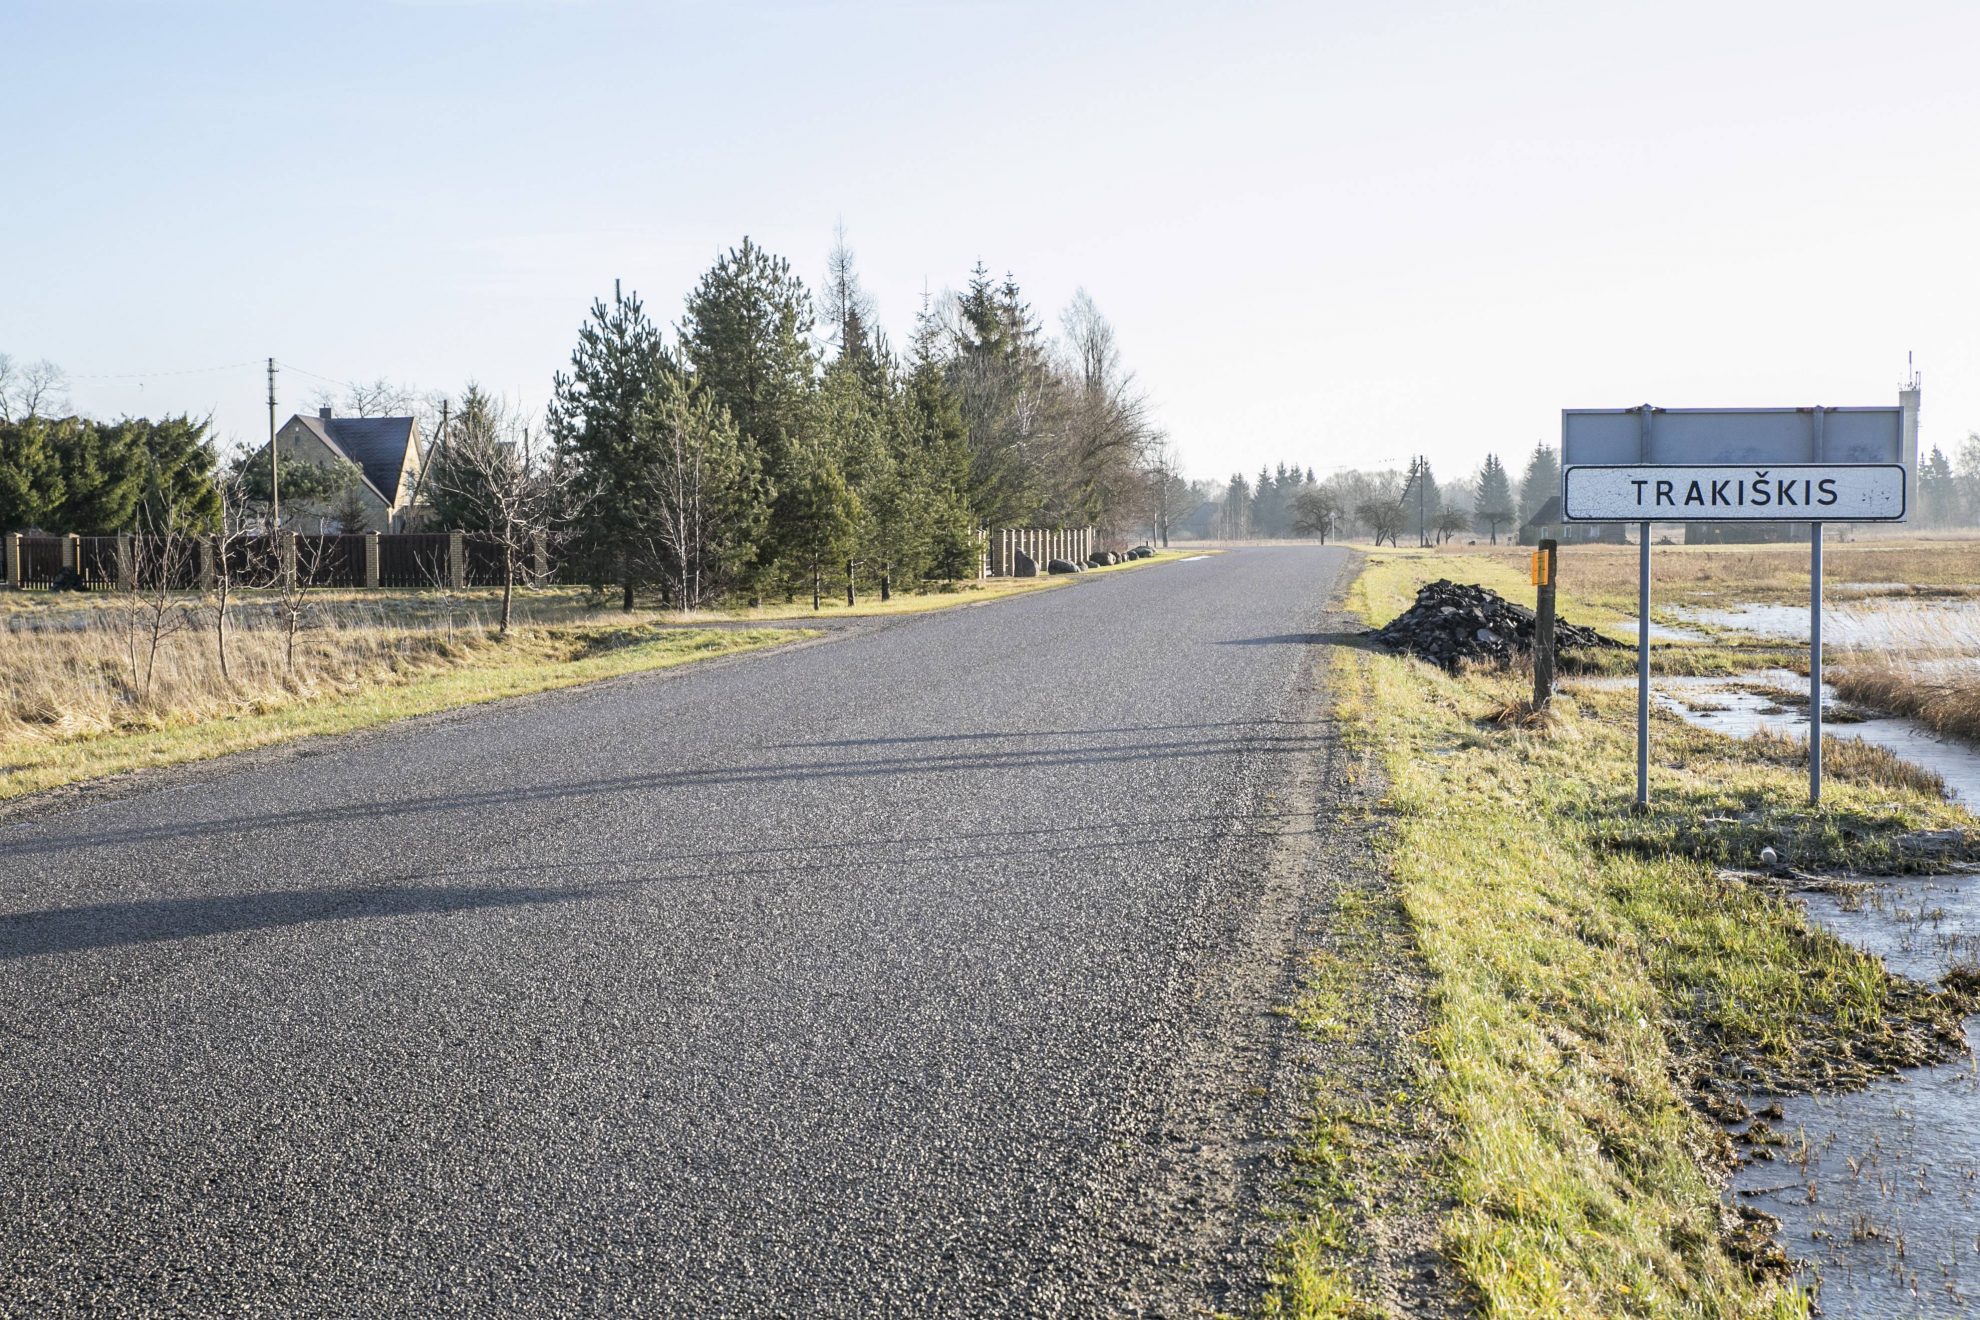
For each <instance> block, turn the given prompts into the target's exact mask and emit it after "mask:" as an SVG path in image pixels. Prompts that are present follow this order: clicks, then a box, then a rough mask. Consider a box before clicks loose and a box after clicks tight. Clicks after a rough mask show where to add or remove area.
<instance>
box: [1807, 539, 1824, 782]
mask: <svg viewBox="0 0 1980 1320" xmlns="http://www.w3.org/2000/svg"><path fill="white" fill-rule="evenodd" d="M1808 805H1809V806H1811V807H1819V806H1821V805H1822V524H1821V523H1810V524H1808Z"/></svg>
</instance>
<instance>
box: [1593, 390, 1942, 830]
mask: <svg viewBox="0 0 1980 1320" xmlns="http://www.w3.org/2000/svg"><path fill="white" fill-rule="evenodd" d="M1898 398H1899V400H1900V402H1899V404H1898V406H1897V407H1895V408H1653V407H1651V406H1650V405H1648V404H1645V405H1644V406H1643V407H1641V408H1567V409H1563V410H1562V412H1561V517H1562V519H1563V520H1565V521H1568V522H1633V523H1635V524H1636V525H1637V545H1638V547H1639V548H1638V551H1637V589H1636V590H1637V595H1636V805H1637V806H1638V807H1645V806H1647V805H1649V801H1650V527H1651V524H1652V523H1659V522H1805V523H1807V524H1808V565H1809V574H1808V615H1809V648H1808V651H1809V656H1808V797H1809V801H1811V802H1813V803H1816V804H1818V805H1819V804H1820V803H1821V801H1822V524H1823V523H1824V522H1903V521H1904V519H1905V517H1906V516H1907V514H1908V513H1909V512H1910V509H1909V505H1910V500H1909V499H1908V498H1907V496H1908V495H1909V493H1910V490H1911V473H1912V471H1913V470H1914V469H1915V468H1916V466H1917V457H1918V455H1917V445H1918V425H1917V423H1918V380H1917V378H1916V377H1915V376H1914V377H1913V378H1912V381H1911V383H1910V384H1909V385H1908V386H1906V387H1905V389H1904V390H1903V392H1901V393H1900V394H1899V396H1898Z"/></svg>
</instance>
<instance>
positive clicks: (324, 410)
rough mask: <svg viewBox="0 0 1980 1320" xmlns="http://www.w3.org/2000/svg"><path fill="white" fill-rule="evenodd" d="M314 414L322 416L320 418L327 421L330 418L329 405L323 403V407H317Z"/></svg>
mask: <svg viewBox="0 0 1980 1320" xmlns="http://www.w3.org/2000/svg"><path fill="white" fill-rule="evenodd" d="M316 415H317V416H318V417H321V418H322V419H323V420H324V421H326V422H327V421H329V420H330V407H329V405H328V404H325V405H324V406H323V407H321V408H318V409H317V410H316Z"/></svg>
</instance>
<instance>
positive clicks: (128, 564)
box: [117, 532, 137, 591]
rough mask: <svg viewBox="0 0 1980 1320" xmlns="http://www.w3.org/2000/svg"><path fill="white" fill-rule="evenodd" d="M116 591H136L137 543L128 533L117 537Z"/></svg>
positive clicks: (122, 533)
mask: <svg viewBox="0 0 1980 1320" xmlns="http://www.w3.org/2000/svg"><path fill="white" fill-rule="evenodd" d="M117 590H119V591H136V590H137V542H136V540H135V539H134V538H133V537H132V536H131V534H130V533H129V532H120V533H118V535H117Z"/></svg>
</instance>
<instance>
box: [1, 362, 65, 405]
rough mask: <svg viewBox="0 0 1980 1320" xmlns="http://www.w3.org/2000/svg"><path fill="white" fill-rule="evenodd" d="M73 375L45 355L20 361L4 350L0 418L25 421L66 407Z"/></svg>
mask: <svg viewBox="0 0 1980 1320" xmlns="http://www.w3.org/2000/svg"><path fill="white" fill-rule="evenodd" d="M68 385H69V377H68V374H67V373H66V372H64V371H63V370H62V369H61V368H60V367H58V366H56V365H55V364H54V363H53V362H50V361H49V360H48V359H46V358H43V359H41V360H40V361H39V362H16V361H14V360H13V359H12V358H10V357H8V356H7V355H6V354H5V353H0V422H25V421H28V420H30V419H32V418H35V417H45V416H47V415H49V414H51V413H59V412H63V411H66V410H67V408H68V406H69V397H68V394H67V390H68Z"/></svg>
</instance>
